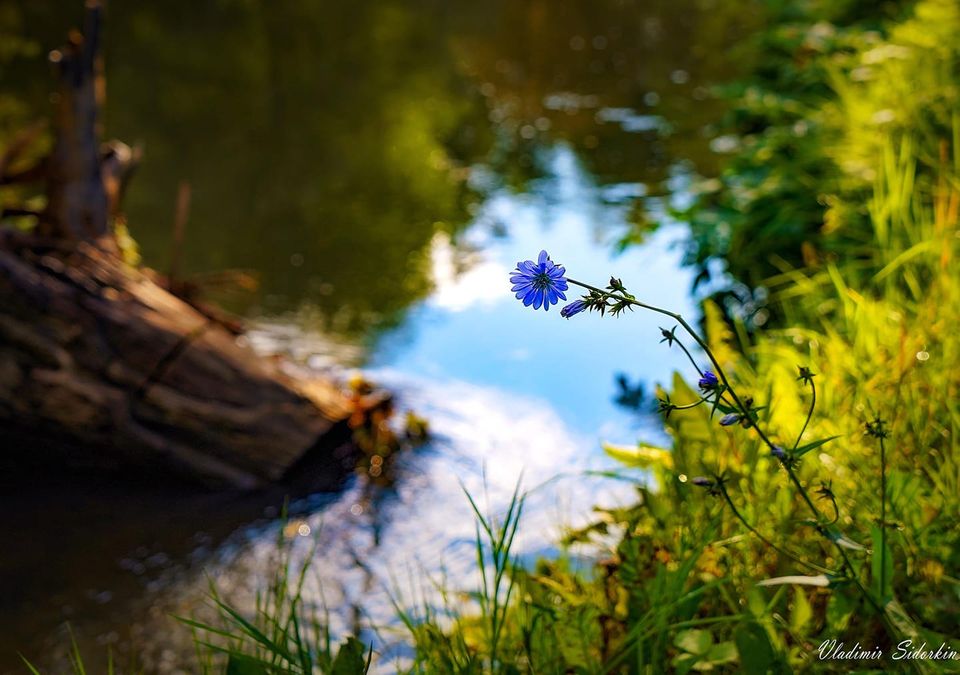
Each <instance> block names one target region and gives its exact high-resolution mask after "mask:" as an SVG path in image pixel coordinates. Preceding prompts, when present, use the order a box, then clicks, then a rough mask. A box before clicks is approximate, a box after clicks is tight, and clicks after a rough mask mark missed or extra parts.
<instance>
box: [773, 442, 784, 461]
mask: <svg viewBox="0 0 960 675" xmlns="http://www.w3.org/2000/svg"><path fill="white" fill-rule="evenodd" d="M770 454H771V455H773V456H774V457H776V458H777V459H779V460H780V461H781V462H782V461H784V460H785V459H786V458H787V452H786V451H785V450H784V449H783V448H781V447H780V446H779V445H775V446H773V449H772V450H771V451H770Z"/></svg>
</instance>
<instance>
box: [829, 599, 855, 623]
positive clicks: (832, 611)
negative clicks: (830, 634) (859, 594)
mask: <svg viewBox="0 0 960 675" xmlns="http://www.w3.org/2000/svg"><path fill="white" fill-rule="evenodd" d="M856 604H857V603H856V602H855V601H854V600H853V599H852V598H851V597H850V596H848V595H845V594H844V593H841V592H836V593H831V594H830V599H829V600H828V601H827V625H828V626H829V627H830V630H831V631H834V632H837V633H839V632H841V631H844V630H846V628H847V625H848V624H849V623H850V619H851V617H852V616H853V610H854V608H855V607H856Z"/></svg>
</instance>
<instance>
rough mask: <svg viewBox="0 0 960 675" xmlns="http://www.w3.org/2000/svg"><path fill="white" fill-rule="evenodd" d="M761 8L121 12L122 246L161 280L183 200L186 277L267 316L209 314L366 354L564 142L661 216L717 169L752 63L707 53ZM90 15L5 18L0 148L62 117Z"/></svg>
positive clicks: (264, 7)
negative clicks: (64, 80)
mask: <svg viewBox="0 0 960 675" xmlns="http://www.w3.org/2000/svg"><path fill="white" fill-rule="evenodd" d="M757 6H759V5H758V3H757V2H755V0H754V1H750V0H743V2H739V1H738V2H737V3H732V4H730V5H728V4H726V3H723V4H721V3H716V2H711V0H683V1H682V2H666V0H656V1H654V2H641V1H639V0H632V1H627V2H623V1H621V0H603V1H602V2H588V1H586V0H578V1H577V2H571V3H564V4H563V5H559V6H554V5H551V4H550V3H548V2H545V1H543V0H529V1H524V2H515V1H512V0H496V1H495V2H492V3H486V4H477V3H467V2H461V1H456V2H442V1H440V0H413V1H400V0H364V1H361V2H348V1H347V0H336V1H334V2H323V3H321V2H315V1H309V0H282V1H279V2H266V1H264V0H204V1H202V2H194V1H190V2H187V1H186V0H170V1H164V2H157V1H155V0H154V1H149V2H137V3H121V2H114V3H110V5H109V8H108V14H107V21H106V26H105V31H106V32H105V50H106V54H105V57H106V68H107V89H108V92H107V93H108V96H107V109H106V115H105V127H106V132H107V135H108V137H113V136H115V137H118V138H121V139H124V140H125V141H127V142H131V143H133V142H142V143H143V144H144V150H145V155H144V161H143V163H142V165H141V167H140V169H139V171H138V173H137V175H136V177H135V179H134V180H133V182H132V183H131V186H130V190H129V192H128V195H127V199H126V211H127V216H128V225H129V230H130V234H131V235H132V236H133V238H134V239H136V241H137V243H138V244H139V246H140V251H141V253H142V255H143V259H144V262H145V263H146V264H148V265H151V266H154V267H157V268H158V269H160V270H161V271H166V270H167V269H168V267H169V266H170V258H171V255H172V254H171V250H172V239H173V235H172V231H173V221H174V211H175V207H176V198H177V193H178V186H179V184H180V183H181V181H186V182H187V183H189V185H190V187H191V194H192V198H191V204H190V211H189V218H188V221H187V225H186V236H185V245H184V248H183V252H182V257H183V260H182V264H180V265H179V268H180V269H181V270H182V271H183V273H184V274H186V275H199V274H203V275H204V277H199V278H197V279H196V281H198V282H203V281H204V278H206V277H209V275H210V273H213V272H218V271H221V270H224V269H230V268H233V269H248V270H252V271H254V272H256V273H257V276H259V278H260V284H261V289H260V292H259V293H258V294H256V295H250V294H237V293H232V294H227V293H223V292H219V293H216V294H215V296H214V298H215V299H217V300H219V301H220V302H221V303H223V304H226V305H227V306H228V307H229V308H231V309H234V310H237V311H241V312H247V313H251V314H257V313H276V312H283V311H293V310H297V311H299V318H300V319H301V320H302V321H303V322H308V323H320V324H321V325H320V326H319V327H320V328H322V329H325V330H328V331H333V332H337V333H341V334H346V335H347V336H352V337H359V336H363V335H364V334H368V333H370V332H371V331H373V330H375V329H376V328H378V327H381V326H384V325H389V324H391V323H394V322H396V321H397V320H399V318H400V317H401V315H402V312H403V310H404V309H405V308H407V307H408V306H409V305H410V304H411V303H413V302H415V301H416V300H418V299H421V298H423V297H425V295H426V294H427V292H428V291H429V288H430V284H431V279H430V242H431V241H432V240H433V236H434V234H435V233H436V232H437V231H444V232H446V233H448V234H451V235H454V240H456V236H455V235H456V233H457V232H459V231H461V230H462V229H463V228H464V226H465V225H467V224H468V223H469V222H470V221H471V220H472V218H473V215H474V213H475V207H476V205H477V204H478V203H479V201H480V199H482V197H483V195H484V194H486V193H488V192H489V191H491V190H494V189H498V188H500V187H507V188H508V189H513V190H517V191H524V190H528V189H536V183H537V181H538V180H539V179H541V178H543V177H544V175H545V167H544V166H543V162H544V158H545V157H547V156H549V153H548V152H546V150H548V149H549V148H551V147H552V146H554V145H556V144H558V143H562V144H566V145H568V146H570V147H572V148H574V149H575V151H576V152H577V154H578V156H579V158H580V160H581V161H582V162H583V164H584V166H585V167H586V168H587V169H589V170H590V171H591V172H592V173H593V175H594V176H596V179H597V181H598V182H599V183H601V184H616V183H643V184H646V185H649V186H650V188H649V192H650V193H651V194H659V193H662V192H663V191H664V188H663V183H664V181H666V180H667V179H668V177H669V173H670V167H671V166H672V165H673V164H674V161H675V158H676V157H684V158H693V161H694V162H695V163H696V164H697V166H698V167H699V168H701V169H702V170H703V171H705V172H711V171H714V170H715V159H716V158H715V156H714V155H712V153H710V152H709V151H708V150H707V147H706V143H705V141H704V139H703V137H702V133H701V128H702V126H703V125H704V124H707V123H708V122H709V121H710V120H711V119H712V117H714V116H715V115H716V110H717V101H715V100H713V99H712V97H711V94H710V88H709V85H710V83H711V82H712V81H715V80H719V79H724V78H727V77H729V76H730V75H732V74H733V73H732V71H733V69H734V67H735V66H736V65H738V64H740V61H739V60H732V59H717V58H715V55H716V54H717V53H721V52H728V51H729V50H730V49H731V46H732V45H735V44H736V43H737V40H738V37H739V36H740V35H742V34H744V33H745V32H747V31H749V30H750V29H751V28H752V27H753V26H754V25H755V24H756V22H757V18H756V17H757V15H758V13H757V12H755V11H742V9H743V7H757ZM81 13H82V2H79V0H49V1H46V2H29V1H27V0H0V45H2V46H0V73H2V80H3V92H2V94H0V144H2V142H3V141H4V139H6V138H9V135H10V134H11V133H13V132H14V131H15V130H17V129H19V128H23V127H24V126H26V125H27V124H29V123H31V122H32V121H34V120H36V119H38V118H44V117H46V116H47V115H48V108H49V96H50V88H51V83H52V77H51V75H50V67H49V65H48V64H47V63H46V62H45V55H46V53H47V52H48V51H49V50H50V49H53V48H55V47H57V46H59V45H60V44H61V43H62V41H63V39H64V34H65V31H66V29H67V28H68V27H69V26H75V25H79V23H80V18H81ZM678 36H682V39H679V38H678ZM668 120H669V123H668ZM478 169H479V170H478ZM28 196H29V195H28ZM14 197H15V198H16V199H17V200H21V199H22V198H23V197H24V194H23V193H22V191H18V192H17V193H16V194H15V195H11V194H10V191H6V192H3V191H0V200H13V199H14ZM4 203H7V202H4ZM34 203H35V204H36V201H35V202H34ZM633 217H635V218H637V219H638V222H642V223H643V228H646V227H648V224H647V223H646V222H645V220H644V211H643V209H641V208H635V209H633ZM207 290H208V292H216V291H217V289H214V288H212V287H211V288H208V289H207Z"/></svg>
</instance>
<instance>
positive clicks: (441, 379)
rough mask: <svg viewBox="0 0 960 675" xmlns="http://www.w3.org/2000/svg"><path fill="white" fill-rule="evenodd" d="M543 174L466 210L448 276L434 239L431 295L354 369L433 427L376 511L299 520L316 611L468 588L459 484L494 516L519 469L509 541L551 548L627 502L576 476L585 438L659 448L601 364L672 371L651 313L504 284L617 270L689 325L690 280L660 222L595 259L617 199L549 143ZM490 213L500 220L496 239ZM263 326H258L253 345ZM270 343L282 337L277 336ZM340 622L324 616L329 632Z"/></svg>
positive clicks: (647, 377) (338, 506) (354, 508)
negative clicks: (556, 272) (539, 305)
mask: <svg viewBox="0 0 960 675" xmlns="http://www.w3.org/2000/svg"><path fill="white" fill-rule="evenodd" d="M551 167H552V170H553V172H554V175H553V176H551V177H550V179H548V180H546V181H544V183H543V185H542V186H541V187H540V189H538V190H536V191H534V192H532V193H530V194H528V195H523V196H518V195H512V194H497V195H494V196H493V197H492V198H491V199H490V200H489V201H488V202H487V203H486V204H485V205H484V207H483V208H482V210H481V211H480V212H479V214H478V216H477V220H476V223H475V224H474V225H473V226H472V227H471V228H469V229H468V230H467V232H466V234H465V236H464V237H463V240H462V241H461V248H465V249H467V250H471V251H473V253H472V254H471V257H472V261H471V262H472V264H471V265H470V266H468V267H467V268H466V271H464V272H463V273H462V274H460V275H459V276H457V275H456V274H454V273H453V272H452V270H453V269H454V268H455V267H456V258H457V256H458V255H459V254H458V253H457V249H454V248H453V247H451V245H450V243H449V240H448V239H446V238H445V237H443V236H442V235H438V237H437V238H436V239H435V241H434V243H433V252H432V253H433V265H434V276H435V281H436V283H437V288H436V290H435V292H434V293H433V294H432V295H431V297H430V298H429V299H428V300H427V301H425V302H424V303H422V304H421V305H420V306H419V307H416V308H414V309H413V310H412V311H411V312H410V313H409V314H408V316H407V319H406V321H405V322H404V324H403V325H402V326H401V327H400V328H398V329H396V330H395V331H394V332H393V333H392V334H388V335H386V336H384V337H383V339H382V340H381V341H380V346H379V348H378V351H377V352H376V353H374V355H373V356H372V359H371V362H370V365H369V368H368V369H367V370H368V374H369V376H370V377H371V378H373V379H374V380H376V381H378V382H380V383H382V384H384V385H385V386H387V387H389V388H391V389H393V390H395V391H397V392H398V393H399V397H400V400H401V404H402V405H403V406H405V407H410V408H412V409H414V410H416V411H417V412H418V413H420V414H422V415H424V416H426V417H427V418H428V419H429V421H430V423H431V428H432V430H433V432H434V434H435V436H434V440H433V441H431V443H429V444H428V446H427V447H425V448H423V449H421V450H418V451H416V452H415V453H414V454H413V455H410V456H408V457H407V458H406V459H405V460H404V462H403V468H402V470H401V476H400V480H398V482H397V486H396V489H395V492H394V493H392V494H390V495H389V496H387V497H386V498H384V499H383V500H382V501H380V502H379V503H378V501H377V500H374V501H373V502H372V504H371V503H367V502H366V501H365V499H364V494H363V491H362V488H361V486H359V485H355V486H353V487H352V488H351V489H348V490H347V491H346V492H344V493H343V494H341V495H340V496H338V497H337V498H336V499H335V501H334V502H333V503H332V504H329V505H327V506H325V507H324V508H322V509H319V510H318V511H316V512H314V513H313V514H312V515H309V516H306V518H305V523H306V524H308V525H309V527H310V530H311V532H312V533H314V534H315V533H317V532H319V535H317V536H318V541H319V545H318V552H317V554H316V558H315V564H316V565H317V568H318V571H319V577H320V578H321V579H322V580H323V582H322V583H323V584H324V594H325V597H326V599H327V602H328V604H330V605H331V606H333V607H338V608H340V609H341V610H343V609H345V608H349V607H350V606H352V605H358V606H360V607H362V612H363V614H364V615H365V616H366V617H367V619H368V620H369V621H371V622H373V623H374V624H376V625H381V626H384V625H390V624H394V623H395V622H396V619H395V616H394V612H393V609H392V607H391V605H390V603H389V600H388V595H387V589H390V588H400V589H403V590H404V592H405V593H406V594H408V595H409V594H410V593H411V592H412V591H411V588H410V586H409V579H410V578H413V577H419V576H421V573H422V572H424V571H425V572H427V573H429V574H430V575H431V576H432V578H435V579H439V578H440V577H441V576H442V577H443V578H445V579H446V580H447V582H448V583H449V584H450V585H452V586H453V587H455V588H472V587H473V585H474V584H475V583H476V570H475V566H474V555H475V553H474V549H473V536H474V522H473V517H472V514H471V511H470V507H469V504H468V502H467V500H466V498H465V496H464V494H463V492H462V488H461V483H462V486H463V488H465V489H467V490H469V491H470V492H471V494H473V495H475V496H477V497H478V498H479V500H480V502H481V503H482V504H486V505H487V506H488V508H489V509H490V511H491V512H492V513H495V514H496V513H501V512H502V511H503V510H504V509H505V508H506V506H507V504H508V502H509V499H510V496H511V493H512V491H513V489H514V487H515V485H516V483H517V481H518V479H520V477H521V476H522V477H523V484H524V487H526V488H535V489H534V491H533V492H532V494H531V495H530V498H529V502H528V504H527V509H526V512H525V516H524V519H523V521H522V523H521V534H520V537H519V544H518V549H517V550H518V551H519V553H520V554H521V555H524V556H525V557H527V558H528V559H531V560H532V559H533V558H535V556H536V555H538V554H549V553H550V552H551V551H553V550H554V549H553V546H554V542H555V541H556V537H557V536H558V534H559V533H560V530H559V527H561V526H567V525H572V524H577V523H582V522H584V520H586V519H587V518H589V514H590V509H591V507H592V506H594V505H595V504H605V505H612V504H615V503H623V502H625V501H627V500H628V499H629V498H630V496H631V488H630V487H629V485H627V484H625V483H622V482H616V481H611V480H606V479H602V478H598V477H589V478H587V479H584V476H585V472H587V471H589V470H595V469H602V468H606V467H610V466H612V465H613V462H612V460H609V459H607V458H605V457H604V455H603V453H602V450H601V448H600V441H601V440H609V441H614V442H626V443H629V442H632V441H635V440H636V439H637V438H638V437H642V438H644V439H646V440H654V441H656V440H662V434H663V432H662V431H661V430H660V429H659V427H658V425H657V423H656V420H655V418H653V417H652V416H649V415H646V416H638V415H637V414H636V413H632V412H630V411H627V410H624V409H623V408H620V407H618V406H617V405H616V404H615V403H614V401H613V396H614V392H615V386H614V375H615V374H616V373H618V372H626V373H627V374H628V375H630V376H631V378H636V377H637V376H639V375H642V378H643V380H644V381H645V382H647V383H651V384H652V383H653V382H656V381H661V382H663V381H666V380H667V379H668V378H669V377H670V374H671V372H672V370H673V369H674V368H678V367H679V368H683V367H684V363H683V362H682V361H681V360H680V359H679V358H678V354H674V353H670V352H669V351H668V350H667V348H666V347H665V346H664V345H661V344H659V337H660V336H659V330H658V326H659V325H666V324H665V320H664V317H659V316H657V315H652V314H648V313H633V314H628V315H626V316H624V317H622V318H620V319H617V320H614V319H610V318H607V319H601V317H599V316H598V315H596V314H593V315H580V316H577V317H576V318H574V319H572V320H569V321H568V320H564V319H561V318H560V316H559V312H558V311H556V310H557V309H558V308H556V307H555V308H554V309H553V310H552V311H550V312H546V313H545V312H543V311H539V312H535V311H533V310H531V309H529V308H525V307H523V306H522V305H521V304H520V303H519V302H517V301H516V300H515V299H514V298H513V295H512V294H511V293H510V291H509V283H508V281H507V276H508V273H509V270H510V269H511V268H512V267H513V265H514V264H515V263H516V261H517V260H519V259H525V258H530V257H535V256H536V253H537V252H538V251H539V250H540V248H541V247H546V248H547V249H548V250H549V251H550V252H551V255H552V256H553V257H554V259H555V260H557V261H559V262H561V263H562V264H564V265H565V266H566V267H567V271H568V273H569V274H570V275H571V276H575V277H579V278H580V279H582V280H584V281H588V282H597V283H599V284H601V285H602V284H603V283H604V282H605V280H606V279H607V278H609V275H610V274H614V275H616V276H621V277H622V278H623V280H624V282H625V283H626V284H627V286H628V288H630V289H631V291H632V292H634V293H635V294H636V295H637V296H638V297H641V298H643V299H646V300H649V301H650V302H653V303H657V304H660V305H662V306H664V307H668V308H670V309H673V310H674V311H680V312H681V313H684V314H686V315H687V316H691V317H693V316H694V312H695V309H694V305H693V302H692V301H691V299H690V297H689V295H688V290H689V288H690V283H691V277H690V274H689V273H688V272H687V271H686V270H682V269H680V268H679V257H680V255H681V252H680V251H679V250H678V249H676V247H673V246H671V244H672V243H674V242H676V241H677V240H678V239H679V238H680V237H681V236H682V231H681V230H679V229H678V228H677V227H671V226H668V227H665V228H663V229H662V230H660V231H659V232H658V233H656V234H655V235H652V236H651V238H650V240H649V242H648V243H647V244H646V245H644V246H641V247H636V248H632V249H630V250H629V251H628V252H627V253H625V254H623V255H621V256H613V255H612V253H611V251H612V250H613V247H612V245H611V242H610V241H609V237H610V236H611V233H615V232H616V231H617V228H618V226H619V225H621V222H620V221H621V219H622V217H623V216H622V207H620V206H617V205H610V204H606V203H604V202H603V201H602V194H603V193H602V191H600V190H598V189H596V188H594V187H592V186H591V184H590V182H589V180H588V179H587V177H586V176H585V174H584V173H583V172H582V171H581V170H580V169H579V167H578V166H577V164H576V162H575V160H574V158H573V156H572V154H571V153H569V152H568V151H566V150H564V149H563V148H560V149H557V150H556V151H555V153H554V156H553V160H552V161H551ZM496 223H504V224H507V225H508V227H507V228H506V232H509V234H504V233H503V232H502V231H499V228H498V227H496V226H495V224H496ZM598 223H604V225H603V226H598V225H597V224H598ZM498 232H499V234H498ZM273 330H276V326H275V327H274V329H273ZM269 335H270V330H267V331H266V333H265V334H261V335H260V336H258V337H259V339H260V340H261V344H264V342H266V343H269ZM284 342H285V343H286V344H287V346H288V347H289V346H290V345H289V337H288V338H286V339H285V340H284ZM551 479H556V480H551ZM272 538H273V533H272V532H271V531H265V532H264V533H263V535H262V537H261V539H260V541H259V542H258V543H257V545H256V546H255V547H254V548H260V547H266V548H267V549H269V548H271V547H272V545H273V544H272V541H273V539H272ZM248 554H249V552H248ZM243 557H244V556H242V555H241V556H240V558H239V559H237V560H234V561H233V563H232V564H231V565H228V566H232V565H233V564H237V565H239V567H240V568H247V572H246V573H253V574H255V573H256V572H257V569H256V565H254V566H253V567H252V568H248V563H249V562H250V559H249V558H248V559H247V560H244V559H243ZM253 558H254V559H257V558H258V556H253ZM355 559H362V560H363V562H364V567H365V569H360V568H358V567H357V566H355V565H353V564H352V561H353V560H355ZM243 574H244V573H240V574H239V576H240V577H242V576H243ZM423 583H424V582H423V581H422V580H421V581H420V582H419V584H423ZM421 590H422V589H421ZM349 617H350V613H349V612H346V613H345V614H344V613H341V615H340V622H339V623H340V625H341V626H342V627H347V625H348V624H349Z"/></svg>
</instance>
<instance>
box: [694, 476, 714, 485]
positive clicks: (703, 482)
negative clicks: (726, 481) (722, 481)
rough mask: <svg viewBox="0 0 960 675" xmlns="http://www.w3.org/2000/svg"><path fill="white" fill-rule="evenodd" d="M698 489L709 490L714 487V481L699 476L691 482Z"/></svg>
mask: <svg viewBox="0 0 960 675" xmlns="http://www.w3.org/2000/svg"><path fill="white" fill-rule="evenodd" d="M690 482H691V483H693V484H694V485H696V486H697V487H702V488H708V487H713V481H712V480H710V479H709V478H707V477H706V476H697V477H696V478H694V479H693V480H692V481H690Z"/></svg>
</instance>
